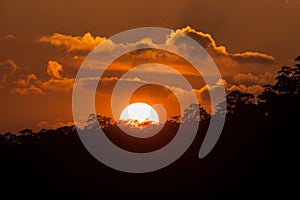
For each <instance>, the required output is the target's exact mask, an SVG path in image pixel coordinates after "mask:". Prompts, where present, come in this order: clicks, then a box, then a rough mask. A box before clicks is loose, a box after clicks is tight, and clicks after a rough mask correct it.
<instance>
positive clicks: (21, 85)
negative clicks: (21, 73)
mask: <svg viewBox="0 0 300 200" xmlns="http://www.w3.org/2000/svg"><path fill="white" fill-rule="evenodd" d="M15 84H16V85H17V87H16V88H14V89H12V90H11V91H12V92H15V93H18V94H21V95H27V94H41V95H43V94H45V92H44V91H43V90H42V89H41V88H40V87H39V85H40V80H38V78H37V77H36V75H34V74H32V73H30V74H27V75H26V76H25V77H24V78H23V79H20V80H18V81H15Z"/></svg>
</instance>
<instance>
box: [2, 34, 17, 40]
mask: <svg viewBox="0 0 300 200" xmlns="http://www.w3.org/2000/svg"><path fill="white" fill-rule="evenodd" d="M5 39H8V40H15V39H16V36H14V35H13V34H8V35H4V36H3V37H0V40H5Z"/></svg>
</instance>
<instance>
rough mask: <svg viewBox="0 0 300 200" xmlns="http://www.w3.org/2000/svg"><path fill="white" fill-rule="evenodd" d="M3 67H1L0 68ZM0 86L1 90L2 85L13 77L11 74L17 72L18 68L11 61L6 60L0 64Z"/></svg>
mask: <svg viewBox="0 0 300 200" xmlns="http://www.w3.org/2000/svg"><path fill="white" fill-rule="evenodd" d="M2 66H3V67H2ZM0 67H1V68H0V74H2V76H0V85H1V84H2V86H1V87H0V89H1V88H4V85H5V84H6V83H7V80H8V79H9V78H11V77H12V76H13V74H14V73H15V72H16V71H17V69H18V66H17V64H16V63H15V61H13V60H6V61H5V62H3V63H0Z"/></svg>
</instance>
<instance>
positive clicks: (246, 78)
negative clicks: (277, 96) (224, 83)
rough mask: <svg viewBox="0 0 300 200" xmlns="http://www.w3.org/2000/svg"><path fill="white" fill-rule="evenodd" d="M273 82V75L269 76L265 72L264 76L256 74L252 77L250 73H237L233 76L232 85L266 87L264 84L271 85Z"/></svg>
mask: <svg viewBox="0 0 300 200" xmlns="http://www.w3.org/2000/svg"><path fill="white" fill-rule="evenodd" d="M274 81H275V77H274V75H272V74H270V73H269V72H266V73H265V74H258V75H253V74H252V73H247V74H243V73H238V74H235V75H233V78H232V82H233V83H239V84H245V85H255V84H260V85H266V84H273V83H274Z"/></svg>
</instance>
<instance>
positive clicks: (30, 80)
mask: <svg viewBox="0 0 300 200" xmlns="http://www.w3.org/2000/svg"><path fill="white" fill-rule="evenodd" d="M62 71H63V66H62V65H61V64H59V63H58V62H56V61H53V60H50V61H49V62H48V67H47V73H48V74H49V76H50V78H49V79H48V80H46V81H42V80H40V79H39V78H38V77H37V76H36V75H35V74H33V73H29V74H27V75H26V76H25V78H23V79H19V80H17V81H14V83H15V84H16V85H17V87H16V88H14V89H13V90H12V92H15V93H18V94H22V95H27V94H41V95H44V94H46V91H60V92H70V91H71V90H72V88H73V84H74V79H73V78H67V77H62V75H61V74H60V72H62Z"/></svg>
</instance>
